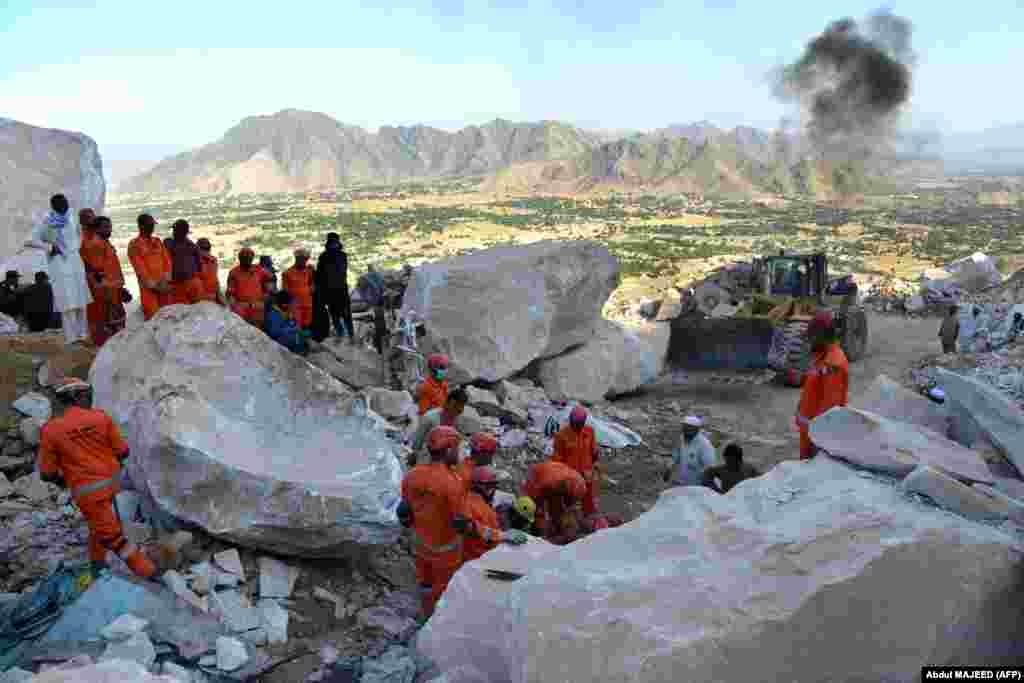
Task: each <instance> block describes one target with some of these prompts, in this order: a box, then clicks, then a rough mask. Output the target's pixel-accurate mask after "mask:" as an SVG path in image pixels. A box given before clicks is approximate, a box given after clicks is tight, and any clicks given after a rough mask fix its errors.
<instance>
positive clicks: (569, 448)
mask: <svg viewBox="0 0 1024 683" xmlns="http://www.w3.org/2000/svg"><path fill="white" fill-rule="evenodd" d="M587 417H588V415H587V410H586V408H584V407H583V406H581V405H577V406H575V407H574V408H573V409H572V411H571V412H570V413H569V424H567V425H565V426H564V427H562V428H561V429H560V430H559V431H558V433H557V434H555V442H554V452H553V453H552V455H551V460H553V461H554V462H561V463H565V464H566V465H568V466H569V467H571V468H573V469H574V470H576V471H577V472H579V473H580V475H581V476H582V477H583V479H584V480H586V482H587V495H585V496H584V497H583V514H584V515H592V514H594V513H595V512H597V492H596V484H595V480H596V476H597V474H598V473H599V472H600V468H599V466H598V464H597V458H598V451H597V437H596V436H594V428H593V427H591V426H590V425H588V424H587Z"/></svg>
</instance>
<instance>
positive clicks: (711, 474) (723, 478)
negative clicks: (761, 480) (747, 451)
mask: <svg viewBox="0 0 1024 683" xmlns="http://www.w3.org/2000/svg"><path fill="white" fill-rule="evenodd" d="M722 459H723V460H725V464H724V465H717V466H715V467H709V468H707V469H706V470H704V479H703V481H702V482H701V483H702V484H703V485H704V486H707V487H708V488H709V489H712V490H714V491H718V492H719V493H729V491H730V490H731V489H732V487H733V486H736V484H738V483H740V482H741V481H743V480H744V479H753V478H754V477H759V476H761V473H760V472H758V471H757V470H756V469H754V468H753V467H752V466H750V465H747V464H746V463H744V462H743V449H742V448H740V447H739V445H738V444H735V443H731V444H729V445H728V446H726V447H725V450H723V451H722Z"/></svg>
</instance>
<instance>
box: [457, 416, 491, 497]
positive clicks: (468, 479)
mask: <svg viewBox="0 0 1024 683" xmlns="http://www.w3.org/2000/svg"><path fill="white" fill-rule="evenodd" d="M497 452H498V439H497V438H496V437H495V436H494V434H491V433H490V432H476V433H475V434H473V436H471V437H469V457H468V458H466V459H465V460H463V461H462V462H460V463H459V467H458V472H459V476H460V477H461V478H462V481H463V483H465V485H466V490H467V491H468V490H469V488H470V485H471V484H472V482H473V471H474V470H475V469H477V468H479V467H487V466H489V465H490V464H491V463H493V462H494V454H495V453H497ZM495 481H497V480H495ZM491 493H492V496H491V497H492V498H493V493H494V492H493V491H492V492H491Z"/></svg>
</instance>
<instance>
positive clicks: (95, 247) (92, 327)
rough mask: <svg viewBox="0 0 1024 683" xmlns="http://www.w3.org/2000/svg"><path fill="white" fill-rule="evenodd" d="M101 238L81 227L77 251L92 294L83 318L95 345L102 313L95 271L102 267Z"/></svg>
mask: <svg viewBox="0 0 1024 683" xmlns="http://www.w3.org/2000/svg"><path fill="white" fill-rule="evenodd" d="M102 241H103V240H101V239H100V238H99V237H97V236H96V233H95V232H93V231H92V230H88V231H87V230H86V229H84V228H83V229H82V246H80V247H79V248H78V253H79V255H81V257H82V263H83V264H84V265H85V281H86V283H87V284H88V285H89V293H90V294H92V303H91V304H88V305H87V306H86V307H85V318H86V321H87V322H88V323H89V334H90V336H91V337H92V341H93V343H94V344H96V345H97V346H99V345H100V341H99V340H98V336H101V335H98V334H97V331H98V329H99V324H100V320H101V316H102V314H103V304H102V303H101V302H100V297H99V293H98V287H97V278H96V273H98V272H101V271H102V269H103V264H102V262H101V261H102V251H101V249H100V243H101V242H102Z"/></svg>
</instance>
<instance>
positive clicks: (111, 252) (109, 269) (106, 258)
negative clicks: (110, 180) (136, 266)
mask: <svg viewBox="0 0 1024 683" xmlns="http://www.w3.org/2000/svg"><path fill="white" fill-rule="evenodd" d="M95 228H96V236H95V238H94V239H93V240H92V243H91V244H90V247H89V252H90V254H89V258H90V261H89V262H88V263H86V266H85V269H86V273H87V274H88V278H89V284H90V287H92V288H93V294H92V300H93V302H92V303H91V304H89V307H90V309H92V308H93V307H95V311H94V313H92V314H90V315H89V330H90V333H91V334H92V341H93V343H94V344H95V345H96V346H103V344H105V343H106V341H107V340H108V339H110V338H111V337H113V336H114V335H115V334H117V333H118V332H120V331H121V330H123V329H124V328H125V323H126V322H127V315H126V312H125V309H124V291H125V290H124V273H123V272H122V270H121V260H120V259H119V258H117V251H116V250H115V249H114V246H113V245H112V244H111V243H110V235H111V233H112V232H113V229H114V226H113V225H112V224H111V222H110V219H109V218H107V217H106V216H98V217H97V218H96V222H95ZM83 260H84V259H83Z"/></svg>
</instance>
